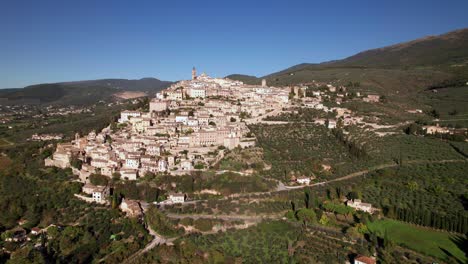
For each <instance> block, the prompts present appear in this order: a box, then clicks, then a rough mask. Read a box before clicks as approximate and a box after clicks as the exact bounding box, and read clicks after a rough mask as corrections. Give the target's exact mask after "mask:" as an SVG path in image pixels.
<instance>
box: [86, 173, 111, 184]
mask: <svg viewBox="0 0 468 264" xmlns="http://www.w3.org/2000/svg"><path fill="white" fill-rule="evenodd" d="M89 181H90V182H91V184H93V185H103V186H104V185H107V184H108V183H109V178H108V177H106V176H104V175H101V174H91V175H90V176H89Z"/></svg>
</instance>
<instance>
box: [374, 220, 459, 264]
mask: <svg viewBox="0 0 468 264" xmlns="http://www.w3.org/2000/svg"><path fill="white" fill-rule="evenodd" d="M367 226H368V228H369V231H370V232H375V233H377V234H379V235H380V236H381V237H383V236H384V235H385V233H387V235H388V238H389V239H390V240H391V241H393V242H394V243H396V244H398V245H401V246H405V247H408V248H410V249H412V250H415V251H417V252H420V253H422V254H424V255H429V256H433V257H436V258H438V259H441V260H444V261H449V260H453V259H456V260H458V261H459V262H460V263H466V261H467V260H468V259H467V256H466V252H463V250H466V248H465V249H464V248H463V245H466V237H465V236H463V235H457V234H452V233H448V232H443V231H435V230H432V229H429V228H423V227H418V226H414V225H410V224H407V223H404V222H400V221H395V220H389V219H386V220H378V221H375V222H370V223H368V224H367ZM463 243H464V244H463Z"/></svg>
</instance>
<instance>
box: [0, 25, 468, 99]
mask: <svg viewBox="0 0 468 264" xmlns="http://www.w3.org/2000/svg"><path fill="white" fill-rule="evenodd" d="M226 77H227V78H230V79H234V80H241V81H243V82H245V83H247V84H260V82H261V79H266V80H267V82H268V84H269V85H273V86H280V85H295V84H301V83H308V82H312V81H324V82H334V83H338V84H344V85H346V84H347V83H350V82H352V83H359V86H360V88H361V89H363V90H369V91H374V92H378V93H381V94H385V95H389V96H392V95H394V96H409V95H410V94H412V93H414V92H419V91H421V90H424V89H429V88H431V87H438V88H440V87H444V86H454V85H455V86H456V85H464V84H465V83H466V82H467V81H468V28H465V29H460V30H456V31H452V32H449V33H446V34H443V35H439V36H429V37H424V38H420V39H416V40H413V41H409V42H405V43H399V44H395V45H391V46H387V47H383V48H378V49H372V50H367V51H364V52H360V53H358V54H356V55H353V56H350V57H348V58H345V59H342V60H335V61H328V62H323V63H302V64H298V65H295V66H292V67H290V68H287V69H284V70H282V71H278V72H275V73H272V74H268V75H266V76H263V77H256V76H250V75H243V74H232V75H229V76H226ZM171 83H172V82H168V81H161V80H158V79H155V78H143V79H139V80H127V79H101V80H87V81H74V82H62V83H52V84H38V85H32V86H28V87H25V88H22V89H4V90H0V101H1V102H2V103H25V102H31V103H45V104H54V103H55V104H87V103H94V102H97V101H99V100H106V99H110V98H112V97H113V96H114V95H115V94H117V93H119V92H123V91H140V92H145V93H147V94H154V93H156V92H157V91H160V90H162V89H164V88H166V87H168V86H169V85H170V84H171Z"/></svg>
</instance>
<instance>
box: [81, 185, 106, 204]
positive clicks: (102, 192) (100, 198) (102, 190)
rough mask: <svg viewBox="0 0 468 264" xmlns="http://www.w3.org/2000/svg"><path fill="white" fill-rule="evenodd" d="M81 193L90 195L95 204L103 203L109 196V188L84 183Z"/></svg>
mask: <svg viewBox="0 0 468 264" xmlns="http://www.w3.org/2000/svg"><path fill="white" fill-rule="evenodd" d="M82 191H83V192H84V193H86V194H90V195H91V197H92V200H93V201H94V202H96V203H104V202H105V199H106V197H107V196H109V187H107V186H99V185H93V184H91V183H86V184H85V185H84V186H83V189H82Z"/></svg>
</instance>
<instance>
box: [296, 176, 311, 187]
mask: <svg viewBox="0 0 468 264" xmlns="http://www.w3.org/2000/svg"><path fill="white" fill-rule="evenodd" d="M296 182H297V183H299V184H305V185H309V184H310V178H309V177H298V178H296Z"/></svg>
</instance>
